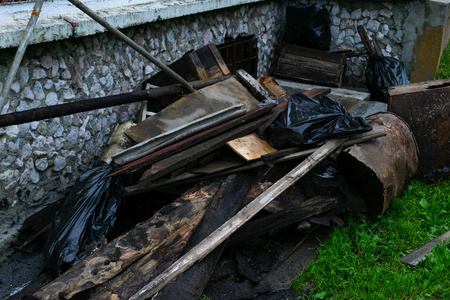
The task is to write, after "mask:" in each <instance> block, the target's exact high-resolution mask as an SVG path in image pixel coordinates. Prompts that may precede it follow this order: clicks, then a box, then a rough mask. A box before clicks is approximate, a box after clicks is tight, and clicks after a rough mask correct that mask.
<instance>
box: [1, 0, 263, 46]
mask: <svg viewBox="0 0 450 300" xmlns="http://www.w3.org/2000/svg"><path fill="white" fill-rule="evenodd" d="M263 1H265V0H164V1H162V0H129V1H126V5H124V4H122V3H123V1H120V0H113V1H105V0H87V1H84V3H85V4H86V5H87V6H88V7H89V8H91V9H92V10H94V11H96V12H97V13H98V14H99V15H101V16H102V17H103V18H105V19H106V20H107V21H108V22H109V23H110V24H111V25H112V26H114V27H117V28H127V27H131V26H136V25H141V24H145V23H151V22H155V21H159V20H168V19H173V18H178V17H182V16H187V15H193V14H197V13H202V12H207V11H212V10H216V9H221V8H227V7H233V6H237V5H243V4H249V3H254V2H263ZM33 7H34V3H32V2H31V3H30V2H27V3H20V2H19V3H8V4H0V20H1V22H0V49H4V48H11V47H17V46H18V45H19V43H20V41H21V39H22V36H23V33H24V31H25V28H26V26H27V24H28V20H29V17H30V15H31V12H32V10H33ZM104 31H105V29H104V28H103V27H102V26H100V25H99V24H97V23H96V22H95V21H93V20H92V19H91V18H89V17H88V16H87V15H85V14H84V13H82V12H81V11H80V10H79V9H78V8H76V7H75V6H73V5H72V4H70V3H69V2H68V1H65V0H50V1H46V2H45V3H44V5H43V7H42V12H41V14H40V16H39V20H38V22H37V24H36V27H35V30H34V33H33V37H32V38H31V41H30V44H38V43H44V42H50V41H55V40H62V39H67V38H70V37H82V36H87V35H92V34H95V33H98V32H104Z"/></svg>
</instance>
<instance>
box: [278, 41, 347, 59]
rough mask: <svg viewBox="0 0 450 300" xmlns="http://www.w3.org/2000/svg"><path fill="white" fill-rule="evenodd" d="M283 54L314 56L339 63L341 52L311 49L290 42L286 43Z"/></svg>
mask: <svg viewBox="0 0 450 300" xmlns="http://www.w3.org/2000/svg"><path fill="white" fill-rule="evenodd" d="M284 54H296V55H300V56H304V57H309V58H315V59H318V60H323V61H328V62H334V63H339V61H340V60H341V57H342V55H343V54H342V53H333V52H328V51H322V50H317V49H311V48H306V47H301V46H297V45H292V44H286V45H285V48H284Z"/></svg>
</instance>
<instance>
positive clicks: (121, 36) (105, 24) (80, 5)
mask: <svg viewBox="0 0 450 300" xmlns="http://www.w3.org/2000/svg"><path fill="white" fill-rule="evenodd" d="M69 2H70V3H72V4H73V5H75V6H76V7H77V8H79V9H80V10H81V11H82V12H84V13H85V14H87V15H88V16H89V17H91V18H92V19H93V20H94V21H96V22H97V23H99V24H100V25H102V26H103V27H105V28H106V29H108V30H109V31H111V32H112V33H113V34H115V35H116V36H117V37H118V38H119V39H121V40H122V41H123V42H125V43H126V44H128V45H129V46H131V47H132V48H133V49H134V50H136V51H137V52H139V53H140V54H142V55H143V56H144V57H145V58H147V59H148V60H150V61H151V62H152V63H154V64H155V65H157V66H158V67H159V68H160V69H161V70H163V71H164V72H166V73H167V74H169V75H170V76H171V77H173V78H174V79H175V80H176V81H178V82H179V83H181V84H182V85H183V86H184V87H185V88H186V89H187V90H188V91H189V92H194V91H195V89H194V88H193V87H192V85H191V84H190V83H189V82H187V81H186V80H185V79H184V78H183V77H181V76H180V75H178V74H177V73H175V72H174V71H173V70H171V69H170V68H169V67H167V66H166V65H165V64H163V63H162V62H161V61H159V60H158V59H157V58H156V57H154V56H153V55H151V54H150V53H148V51H146V50H145V49H144V48H142V47H141V46H139V45H138V44H136V43H135V42H134V41H133V40H132V39H130V38H129V37H127V36H126V35H125V34H123V33H122V32H121V31H119V30H118V29H117V28H115V27H113V26H111V25H110V24H109V23H108V22H107V21H106V20H105V19H103V18H102V17H100V16H99V15H98V14H96V13H95V12H94V11H93V10H91V9H90V8H89V7H87V6H86V5H84V4H83V3H82V2H81V1H78V0H69Z"/></svg>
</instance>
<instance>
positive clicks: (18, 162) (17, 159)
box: [14, 158, 23, 169]
mask: <svg viewBox="0 0 450 300" xmlns="http://www.w3.org/2000/svg"><path fill="white" fill-rule="evenodd" d="M14 166H15V167H16V168H19V169H20V168H22V167H23V160H21V159H20V158H16V161H15V162H14Z"/></svg>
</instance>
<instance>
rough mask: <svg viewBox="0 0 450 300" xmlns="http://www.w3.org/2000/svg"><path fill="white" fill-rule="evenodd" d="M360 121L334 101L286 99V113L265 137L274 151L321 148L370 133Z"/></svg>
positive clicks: (303, 98)
mask: <svg viewBox="0 0 450 300" xmlns="http://www.w3.org/2000/svg"><path fill="white" fill-rule="evenodd" d="M371 129H372V127H371V126H370V125H369V124H368V123H367V122H366V120H364V119H363V118H361V117H353V116H352V115H351V114H350V113H349V112H347V110H346V109H345V108H344V107H343V106H342V105H341V104H340V103H338V102H336V101H335V100H334V99H331V98H329V97H321V98H320V99H319V100H315V99H312V98H309V97H307V96H305V95H304V94H301V93H300V94H294V95H292V96H291V97H290V98H289V101H288V103H287V107H286V110H285V111H284V112H283V113H282V114H280V115H279V116H278V118H277V119H276V120H275V121H274V122H273V123H272V124H271V125H270V127H269V128H268V130H267V137H268V140H269V142H270V144H272V146H274V147H275V148H277V147H278V148H283V147H290V146H294V147H299V146H320V145H323V144H324V143H325V142H326V141H327V140H328V139H331V138H342V137H348V136H351V135H354V134H357V133H362V132H366V131H369V130H371Z"/></svg>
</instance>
